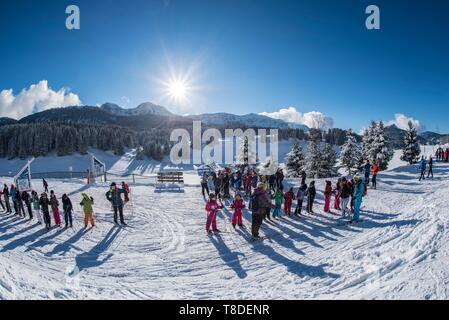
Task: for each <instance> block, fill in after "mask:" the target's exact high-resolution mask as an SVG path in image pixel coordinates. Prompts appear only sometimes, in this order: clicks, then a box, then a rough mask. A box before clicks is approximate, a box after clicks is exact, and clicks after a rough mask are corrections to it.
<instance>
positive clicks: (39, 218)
mask: <svg viewBox="0 0 449 320" xmlns="http://www.w3.org/2000/svg"><path fill="white" fill-rule="evenodd" d="M31 205H32V207H33V211H34V214H35V215H36V217H37V223H38V224H43V223H44V221H43V219H42V215H41V212H40V208H39V196H38V195H37V192H36V191H34V190H33V191H31Z"/></svg>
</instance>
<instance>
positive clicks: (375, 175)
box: [371, 161, 379, 189]
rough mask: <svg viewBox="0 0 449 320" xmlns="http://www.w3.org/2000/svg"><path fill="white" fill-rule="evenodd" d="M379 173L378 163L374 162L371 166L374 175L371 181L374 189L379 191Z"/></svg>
mask: <svg viewBox="0 0 449 320" xmlns="http://www.w3.org/2000/svg"><path fill="white" fill-rule="evenodd" d="M378 172H379V167H378V166H377V164H376V161H373V164H372V165H371V173H372V174H373V178H372V179H371V183H372V188H373V189H377V173H378Z"/></svg>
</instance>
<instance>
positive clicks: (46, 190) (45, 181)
mask: <svg viewBox="0 0 449 320" xmlns="http://www.w3.org/2000/svg"><path fill="white" fill-rule="evenodd" d="M42 185H43V186H44V192H46V193H48V183H47V180H45V179H42Z"/></svg>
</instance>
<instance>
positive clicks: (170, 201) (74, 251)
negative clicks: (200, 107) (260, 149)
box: [0, 164, 449, 299]
mask: <svg viewBox="0 0 449 320" xmlns="http://www.w3.org/2000/svg"><path fill="white" fill-rule="evenodd" d="M448 176H449V166H447V165H446V164H437V165H436V167H435V179H434V180H432V181H431V180H426V181H425V182H423V183H418V182H417V180H416V177H417V172H416V169H415V168H414V167H407V166H397V167H395V168H393V169H391V170H390V171H388V172H385V173H382V174H381V175H380V176H379V189H378V190H377V191H370V192H369V194H368V197H367V198H366V199H365V200H364V203H363V205H362V207H363V213H362V218H363V219H365V221H364V222H362V223H360V224H358V225H355V226H348V225H346V224H345V223H344V222H343V221H342V220H341V219H340V217H339V216H337V215H331V214H324V213H322V210H321V209H322V201H323V198H322V193H321V192H319V194H318V202H319V204H318V205H317V206H316V209H317V210H316V211H317V214H316V215H314V216H305V217H302V218H300V219H286V218H285V219H282V220H281V222H276V223H270V224H264V226H263V227H262V233H263V234H265V235H267V236H269V239H267V240H265V241H264V242H262V243H251V242H249V241H248V238H249V234H248V232H247V231H238V232H234V231H232V228H231V225H230V221H229V219H230V215H231V213H230V211H229V210H228V209H225V210H223V212H222V213H221V214H220V215H219V219H218V224H219V228H221V229H222V231H226V233H223V234H222V235H221V236H215V237H212V238H209V237H207V236H205V232H204V223H205V213H204V211H203V206H204V203H203V200H202V198H201V197H200V189H199V188H197V187H186V188H185V192H184V193H156V192H155V189H154V188H153V187H149V186H136V187H134V188H133V201H132V205H129V206H128V207H127V208H126V211H125V212H126V217H127V219H128V221H129V223H130V225H131V227H130V228H124V229H121V228H117V227H115V226H114V225H113V224H112V223H111V220H112V217H111V214H110V206H109V205H108V204H107V202H106V201H105V199H104V192H105V191H106V186H102V185H98V186H94V187H91V188H88V189H86V187H85V186H84V185H83V184H81V183H74V182H72V183H67V182H59V181H50V187H51V188H52V189H55V190H56V191H57V193H58V194H59V195H61V193H63V192H70V193H71V197H72V200H73V202H74V203H75V204H76V203H77V202H78V201H79V200H80V192H81V191H87V192H88V193H90V194H92V195H93V197H94V198H95V200H96V205H95V214H96V221H97V227H96V228H94V229H93V230H91V231H88V232H84V231H83V230H82V229H81V219H82V217H81V214H80V208H79V206H78V205H75V209H76V213H75V221H76V222H75V228H74V229H73V230H67V231H64V230H57V229H54V230H52V231H50V232H49V233H44V232H43V230H42V228H41V227H38V226H37V225H36V224H35V221H33V222H32V223H28V222H26V221H23V220H18V219H15V218H13V217H11V216H4V215H0V298H2V299H17V298H37V299H48V298H51V299H73V298H81V299H90V298H99V299H125V298H135V299H147V298H154V299H168V298H180V299H183V298H192V299H213V298H218V299H234V298H235V299H250V298H251V299H258V298H259V299H303V298H304V299H313V298H318V299H324V298H326V299H327V298H332V299H360V298H362V299H383V298H388V299H405V298H417V299H446V298H448V294H449V293H448V288H449V286H448V282H449V280H448V279H449V271H448V269H447V265H448V264H449V258H448V253H449V235H448V232H447V229H448V228H449V218H448V215H447V194H448V192H449V183H448V179H449V178H448ZM5 181H8V180H7V179H6V180H5ZM1 182H3V181H1ZM322 189H323V181H318V190H322ZM39 191H40V190H39ZM244 219H245V220H244V224H245V225H246V226H247V227H249V225H250V222H249V221H250V214H249V212H247V211H245V213H244Z"/></svg>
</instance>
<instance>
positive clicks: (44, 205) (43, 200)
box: [39, 192, 51, 229]
mask: <svg viewBox="0 0 449 320" xmlns="http://www.w3.org/2000/svg"><path fill="white" fill-rule="evenodd" d="M49 205H50V200H49V199H48V197H47V194H46V193H45V192H43V193H42V195H41V197H40V199H39V206H40V207H41V210H42V215H43V216H44V222H45V227H46V228H47V229H50V228H51V219H50V211H49V209H48V206H49Z"/></svg>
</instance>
